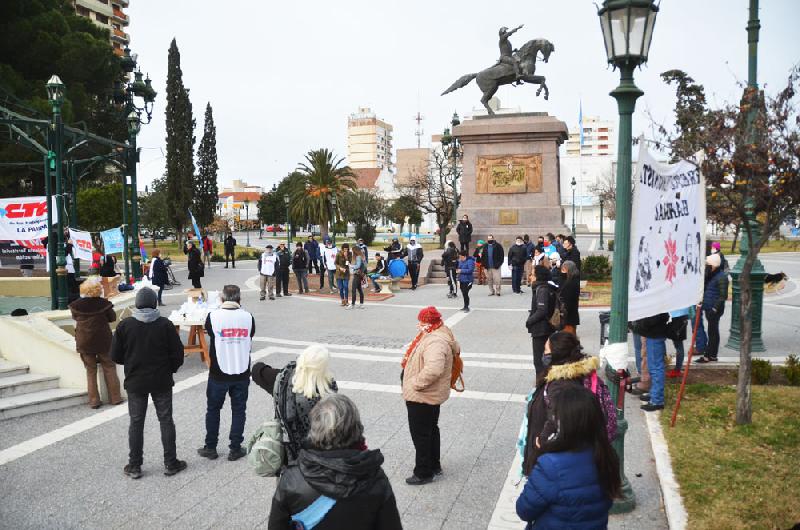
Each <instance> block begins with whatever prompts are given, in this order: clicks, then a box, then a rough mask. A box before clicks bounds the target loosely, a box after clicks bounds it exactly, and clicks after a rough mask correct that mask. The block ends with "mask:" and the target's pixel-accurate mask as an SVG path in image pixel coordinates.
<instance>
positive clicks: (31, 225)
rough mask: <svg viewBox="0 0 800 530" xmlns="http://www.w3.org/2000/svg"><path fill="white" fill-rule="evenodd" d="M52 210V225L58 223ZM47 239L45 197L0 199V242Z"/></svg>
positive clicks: (54, 211)
mask: <svg viewBox="0 0 800 530" xmlns="http://www.w3.org/2000/svg"><path fill="white" fill-rule="evenodd" d="M55 213H56V210H55V209H53V224H56V223H57V222H58V219H57V216H56V215H55ZM43 237H47V197H15V198H11V199H0V240H10V241H30V240H32V239H41V238H43Z"/></svg>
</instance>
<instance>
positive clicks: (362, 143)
mask: <svg viewBox="0 0 800 530" xmlns="http://www.w3.org/2000/svg"><path fill="white" fill-rule="evenodd" d="M392 131H393V127H392V126H391V125H390V124H388V123H386V122H385V121H383V120H380V119H378V118H377V117H376V116H375V113H374V112H372V109H370V108H369V107H360V108H359V109H358V111H357V112H354V113H353V114H351V115H350V117H349V118H348V120H347V161H348V165H349V166H350V167H351V168H354V169H359V168H365V169H368V168H378V169H385V170H387V171H388V172H390V173H394V162H393V160H392Z"/></svg>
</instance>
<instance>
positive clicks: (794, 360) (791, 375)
mask: <svg viewBox="0 0 800 530" xmlns="http://www.w3.org/2000/svg"><path fill="white" fill-rule="evenodd" d="M783 373H784V375H785V376H786V379H788V380H789V384H790V385H792V386H800V358H798V357H797V355H796V354H794V353H792V354H791V355H789V356H788V357H787V358H786V366H784V367H783Z"/></svg>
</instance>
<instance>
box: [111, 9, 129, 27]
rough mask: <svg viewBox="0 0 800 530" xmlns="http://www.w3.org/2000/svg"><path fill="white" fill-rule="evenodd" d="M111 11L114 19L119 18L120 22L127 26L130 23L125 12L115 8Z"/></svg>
mask: <svg viewBox="0 0 800 530" xmlns="http://www.w3.org/2000/svg"><path fill="white" fill-rule="evenodd" d="M113 13H114V14H113V15H112V16H113V18H115V19H116V20H119V21H120V22H122V24H124V25H126V26H127V25H128V24H129V23H130V20H129V19H128V15H126V14H125V13H123V12H122V11H120V10H119V9H116V8H115V9H114V11H113Z"/></svg>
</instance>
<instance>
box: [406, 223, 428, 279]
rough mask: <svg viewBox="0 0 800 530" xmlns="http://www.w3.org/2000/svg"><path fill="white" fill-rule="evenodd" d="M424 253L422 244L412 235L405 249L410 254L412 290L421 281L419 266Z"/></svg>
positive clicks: (409, 267) (409, 266) (409, 268)
mask: <svg viewBox="0 0 800 530" xmlns="http://www.w3.org/2000/svg"><path fill="white" fill-rule="evenodd" d="M423 254H424V253H423V251H422V245H418V244H417V240H416V238H414V237H413V236H412V237H411V239H410V240H409V242H408V246H407V247H406V250H405V255H406V256H408V275H409V276H410V277H411V290H412V291H413V290H415V289H416V288H417V283H418V282H419V267H420V264H421V263H422V257H423Z"/></svg>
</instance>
